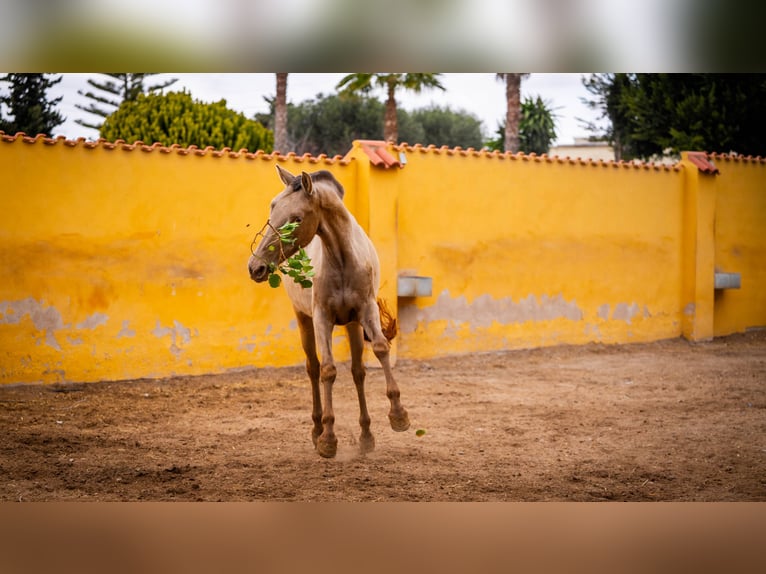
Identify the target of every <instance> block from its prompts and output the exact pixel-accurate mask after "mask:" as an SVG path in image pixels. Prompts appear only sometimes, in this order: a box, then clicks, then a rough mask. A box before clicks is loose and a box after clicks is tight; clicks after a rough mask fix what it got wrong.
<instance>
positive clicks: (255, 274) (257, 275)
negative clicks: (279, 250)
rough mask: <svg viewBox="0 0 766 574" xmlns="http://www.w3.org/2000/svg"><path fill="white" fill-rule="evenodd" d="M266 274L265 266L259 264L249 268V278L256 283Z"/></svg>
mask: <svg viewBox="0 0 766 574" xmlns="http://www.w3.org/2000/svg"><path fill="white" fill-rule="evenodd" d="M265 274H266V266H265V265H263V264H261V265H258V266H256V267H250V277H251V278H252V279H255V280H256V281H257V280H258V279H261V278H263V276H264V275H265Z"/></svg>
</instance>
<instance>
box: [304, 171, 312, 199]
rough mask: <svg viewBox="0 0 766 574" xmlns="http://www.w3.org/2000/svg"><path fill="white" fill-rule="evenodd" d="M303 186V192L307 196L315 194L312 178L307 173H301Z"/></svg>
mask: <svg viewBox="0 0 766 574" xmlns="http://www.w3.org/2000/svg"><path fill="white" fill-rule="evenodd" d="M301 185H302V186H303V191H305V192H306V195H311V194H312V193H314V184H313V183H312V181H311V176H310V175H309V174H307V173H306V172H305V171H302V172H301Z"/></svg>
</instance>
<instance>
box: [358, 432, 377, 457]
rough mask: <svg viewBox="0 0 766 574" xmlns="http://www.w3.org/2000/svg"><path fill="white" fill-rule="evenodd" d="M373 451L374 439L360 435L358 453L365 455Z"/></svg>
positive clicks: (370, 435) (369, 435) (368, 435)
mask: <svg viewBox="0 0 766 574" xmlns="http://www.w3.org/2000/svg"><path fill="white" fill-rule="evenodd" d="M374 450H375V437H374V436H372V434H369V433H368V434H367V435H364V434H362V435H361V436H360V437H359V452H361V453H362V454H367V453H368V452H372V451H374Z"/></svg>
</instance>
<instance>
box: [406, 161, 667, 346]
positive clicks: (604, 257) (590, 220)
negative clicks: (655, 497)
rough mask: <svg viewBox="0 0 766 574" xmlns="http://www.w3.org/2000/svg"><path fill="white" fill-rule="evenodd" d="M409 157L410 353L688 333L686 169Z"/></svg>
mask: <svg viewBox="0 0 766 574" xmlns="http://www.w3.org/2000/svg"><path fill="white" fill-rule="evenodd" d="M405 151H406V154H407V162H408V163H407V167H406V168H405V169H404V170H403V171H402V173H401V188H400V207H399V232H400V241H399V245H400V249H399V267H400V270H403V271H404V272H405V273H407V274H413V275H425V276H431V277H433V296H432V297H430V298H418V299H414V300H409V301H400V307H399V313H400V321H401V325H402V331H403V333H402V338H401V341H400V347H399V349H400V355H403V354H407V355H408V356H410V355H411V356H416V357H427V356H431V355H433V354H435V353H442V352H455V353H456V352H464V351H482V350H491V349H504V348H519V347H537V346H542V345H553V344H561V343H573V344H578V343H585V342H589V341H603V342H608V343H615V342H631V341H648V340H655V339H661V338H667V337H673V336H676V335H678V334H679V332H680V298H681V280H682V278H681V264H680V263H681V231H682V230H681V220H682V196H681V189H682V188H681V182H682V179H681V172H680V170H679V169H668V168H661V167H657V168H645V167H629V166H627V165H620V164H613V163H608V164H602V163H592V162H579V161H565V160H561V161H558V160H550V159H546V158H530V157H523V158H522V157H520V156H506V155H494V154H487V153H476V152H468V153H465V152H464V153H454V152H452V151H451V150H449V151H448V150H437V149H429V148H422V147H418V146H416V147H414V148H406V149H405Z"/></svg>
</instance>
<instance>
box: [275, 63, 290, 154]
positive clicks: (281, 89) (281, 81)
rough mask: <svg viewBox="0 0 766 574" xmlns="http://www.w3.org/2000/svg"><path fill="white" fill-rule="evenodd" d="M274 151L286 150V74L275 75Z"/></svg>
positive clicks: (283, 151) (284, 151)
mask: <svg viewBox="0 0 766 574" xmlns="http://www.w3.org/2000/svg"><path fill="white" fill-rule="evenodd" d="M274 151H279V152H282V153H286V152H287V151H288V150H287V74H286V73H284V72H280V73H278V74H277V97H276V100H275V102H274Z"/></svg>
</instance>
